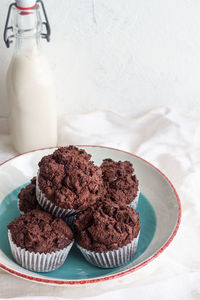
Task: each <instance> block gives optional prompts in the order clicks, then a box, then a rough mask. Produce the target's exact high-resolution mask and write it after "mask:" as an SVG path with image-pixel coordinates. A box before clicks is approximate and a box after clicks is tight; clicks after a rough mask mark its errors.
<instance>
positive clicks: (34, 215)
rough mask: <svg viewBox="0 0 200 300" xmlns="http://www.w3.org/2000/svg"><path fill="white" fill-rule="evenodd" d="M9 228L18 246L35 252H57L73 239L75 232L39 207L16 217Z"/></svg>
mask: <svg viewBox="0 0 200 300" xmlns="http://www.w3.org/2000/svg"><path fill="white" fill-rule="evenodd" d="M8 229H9V230H10V233H11V237H12V240H13V242H14V243H15V244H16V245H17V246H18V247H21V248H22V249H26V250H28V251H30V252H35V253H37V252H39V253H52V252H56V251H58V250H61V249H64V248H65V247H67V246H68V245H69V244H70V243H71V242H72V240H73V232H72V230H71V229H70V228H69V226H68V225H67V223H65V222H64V221H63V220H61V219H59V218H54V217H52V216H51V215H50V214H49V213H47V212H44V211H41V210H38V209H35V210H32V211H30V212H28V213H26V214H24V215H21V216H19V217H18V218H16V219H14V220H13V221H12V222H11V223H10V224H9V225H8Z"/></svg>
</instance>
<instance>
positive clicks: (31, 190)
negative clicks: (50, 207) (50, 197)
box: [18, 177, 42, 213]
mask: <svg viewBox="0 0 200 300" xmlns="http://www.w3.org/2000/svg"><path fill="white" fill-rule="evenodd" d="M18 199H19V201H18V207H19V210H20V211H21V212H22V213H27V212H29V211H31V210H33V209H36V208H38V209H42V208H41V206H40V205H39V204H38V202H37V198H36V177H33V178H32V179H31V183H30V184H28V185H27V186H26V187H24V188H22V189H21V191H20V193H19V194H18Z"/></svg>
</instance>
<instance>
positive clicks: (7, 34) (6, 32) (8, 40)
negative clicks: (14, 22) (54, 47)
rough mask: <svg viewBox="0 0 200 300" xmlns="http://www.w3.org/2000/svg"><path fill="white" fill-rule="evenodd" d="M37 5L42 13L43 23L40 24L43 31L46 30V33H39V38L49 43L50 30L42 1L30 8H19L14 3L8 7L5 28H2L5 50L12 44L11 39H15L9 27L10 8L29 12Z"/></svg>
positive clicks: (38, 0) (11, 27) (11, 28)
mask: <svg viewBox="0 0 200 300" xmlns="http://www.w3.org/2000/svg"><path fill="white" fill-rule="evenodd" d="M38 3H39V4H40V5H41V7H42V11H43V15H44V21H43V22H42V24H43V25H44V26H45V29H46V32H42V33H41V37H42V38H43V39H46V40H47V42H49V41H50V35H51V29H50V25H49V21H48V17H47V14H46V10H45V7H44V4H43V2H42V0H37V2H36V4H35V5H34V6H32V7H21V6H20V7H19V6H18V5H17V4H16V3H15V2H14V3H11V4H10V5H9V8H8V14H7V18H6V24H5V27H4V34H3V38H4V42H5V44H6V47H7V48H9V47H10V44H11V43H13V39H14V37H15V36H14V34H13V26H10V25H9V24H10V16H11V10H12V7H13V6H15V7H16V8H17V9H19V10H22V11H23V10H30V9H33V8H35V7H36V6H37V5H38Z"/></svg>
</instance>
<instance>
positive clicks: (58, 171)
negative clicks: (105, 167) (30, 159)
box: [38, 146, 103, 210]
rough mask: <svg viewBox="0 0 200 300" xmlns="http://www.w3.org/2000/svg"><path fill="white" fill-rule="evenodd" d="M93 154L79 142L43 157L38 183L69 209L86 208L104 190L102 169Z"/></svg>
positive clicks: (53, 198) (49, 197)
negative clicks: (88, 152)
mask: <svg viewBox="0 0 200 300" xmlns="http://www.w3.org/2000/svg"><path fill="white" fill-rule="evenodd" d="M90 158H91V155H89V154H87V153H86V152H85V150H83V149H78V148H77V147H75V146H69V147H62V148H59V149H57V150H56V151H55V152H54V153H53V154H51V155H48V156H45V157H43V158H42V160H41V161H40V163H39V176H38V184H39V188H40V190H41V191H42V192H43V193H44V195H45V196H46V198H47V199H48V200H50V201H52V202H53V203H54V204H56V205H57V206H60V207H62V208H65V209H76V210H83V209H85V208H87V207H89V206H91V205H93V204H95V202H96V201H98V200H99V199H100V198H101V196H102V193H103V188H102V187H103V181H102V171H101V169H100V168H99V167H97V166H95V165H94V163H93V162H92V161H90Z"/></svg>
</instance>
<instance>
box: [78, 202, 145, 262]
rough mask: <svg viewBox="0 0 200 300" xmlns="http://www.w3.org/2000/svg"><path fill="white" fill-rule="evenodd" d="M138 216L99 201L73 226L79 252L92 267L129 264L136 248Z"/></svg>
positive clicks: (83, 213) (122, 206)
mask: <svg viewBox="0 0 200 300" xmlns="http://www.w3.org/2000/svg"><path fill="white" fill-rule="evenodd" d="M139 232H140V216H139V213H137V212H136V211H135V210H134V209H133V208H131V207H130V206H127V205H125V204H120V205H118V204H116V203H113V202H112V201H110V202H109V201H108V202H105V201H102V202H101V203H100V202H99V203H98V204H96V205H95V206H93V207H90V208H88V209H86V210H85V211H84V212H82V213H81V214H80V215H78V216H77V219H76V220H75V222H74V234H75V240H76V242H77V246H78V248H79V249H80V250H81V252H82V254H83V255H84V256H85V258H86V259H87V260H88V261H89V262H90V263H92V264H94V265H97V266H99V267H104V268H112V267H116V266H119V265H121V264H124V263H125V262H127V261H128V260H130V259H131V258H132V257H133V256H134V254H135V252H136V248H137V243H138V237H139Z"/></svg>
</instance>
